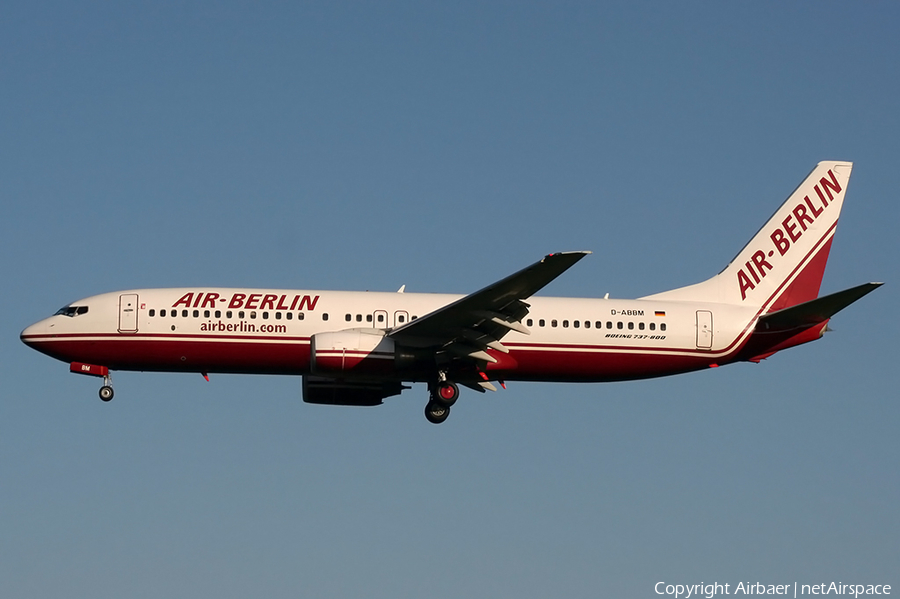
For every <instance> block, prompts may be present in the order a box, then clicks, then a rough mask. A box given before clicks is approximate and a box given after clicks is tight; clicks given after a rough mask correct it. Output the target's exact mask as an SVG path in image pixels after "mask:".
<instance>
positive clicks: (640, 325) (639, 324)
mask: <svg viewBox="0 0 900 599" xmlns="http://www.w3.org/2000/svg"><path fill="white" fill-rule="evenodd" d="M638 328H639V329H640V330H642V331H643V330H644V323H643V322H639V323H638Z"/></svg>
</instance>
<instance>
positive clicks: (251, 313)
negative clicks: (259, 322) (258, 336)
mask: <svg viewBox="0 0 900 599" xmlns="http://www.w3.org/2000/svg"><path fill="white" fill-rule="evenodd" d="M250 318H251V319H253V318H256V310H251V311H250Z"/></svg>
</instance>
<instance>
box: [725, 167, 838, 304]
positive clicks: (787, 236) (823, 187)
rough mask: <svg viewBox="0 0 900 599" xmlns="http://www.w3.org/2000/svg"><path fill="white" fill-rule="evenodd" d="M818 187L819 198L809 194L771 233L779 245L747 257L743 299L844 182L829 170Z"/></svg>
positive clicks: (742, 275) (742, 280)
mask: <svg viewBox="0 0 900 599" xmlns="http://www.w3.org/2000/svg"><path fill="white" fill-rule="evenodd" d="M829 177H830V180H829ZM814 190H815V192H816V195H817V196H818V200H810V199H809V195H807V196H805V197H804V198H803V201H802V202H799V203H798V204H797V205H796V206H794V209H793V210H791V213H790V214H788V215H787V217H786V218H785V219H784V220H783V221H781V226H780V227H775V230H774V231H772V232H771V233H770V234H769V239H771V240H772V244H773V245H774V246H775V249H771V250H769V251H768V253H766V252H765V251H763V250H756V252H754V254H753V256H751V258H750V260H747V261H746V262H745V263H744V267H743V268H741V269H740V270H739V271H738V274H737V277H738V286H740V289H741V300H745V299H747V292H748V291H752V290H753V289H756V286H757V285H758V284H759V283H760V282H761V281H762V280H763V279H764V278H766V274H768V273H767V272H766V271H769V270H772V264H771V263H770V262H769V260H768V258H772V257H774V256H775V251H776V250H777V251H778V254H779V256H784V255H785V254H787V253H788V252H789V251H790V249H791V247H792V245H793V244H794V243H796V242H797V241H798V240H799V239H800V237H801V236H802V235H803V233H804V232H805V231H806V230H807V228H809V225H811V224H812V223H814V222H815V221H816V219H817V218H819V216H820V215H821V214H822V212H824V211H825V210H826V209H827V208H828V206H829V202H831V201H832V200H834V194H839V193H841V184H840V183H838V180H837V177H835V176H834V173H833V172H831V170H829V171H828V177H822V178H821V179H819V183H818V185H816V186H815V187H814ZM832 192H834V194H832ZM826 196H827V197H826Z"/></svg>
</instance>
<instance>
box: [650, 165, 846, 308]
mask: <svg viewBox="0 0 900 599" xmlns="http://www.w3.org/2000/svg"><path fill="white" fill-rule="evenodd" d="M852 168H853V164H852V163H850V162H836V161H827V162H820V163H819V164H818V165H817V166H816V168H814V169H813V171H812V173H810V174H809V176H808V177H807V178H806V180H804V181H803V183H801V184H800V186H799V187H798V188H797V189H796V190H795V191H794V193H792V194H791V195H790V197H788V199H787V200H786V201H785V202H784V204H782V206H781V208H779V209H778V210H777V211H776V212H775V214H774V215H773V216H772V218H771V219H769V221H768V222H767V223H766V224H765V225H763V227H762V229H760V230H759V232H758V233H757V234H756V236H754V237H753V239H751V240H750V242H749V243H748V244H747V245H745V246H744V249H742V250H741V251H740V252H739V253H738V255H737V256H736V257H735V259H734V260H732V262H731V264H729V265H728V266H727V267H726V268H725V270H723V271H722V272H721V273H719V274H718V275H716V276H715V277H713V278H711V279H709V280H707V281H704V282H702V283H698V284H696V285H690V286H688V287H682V288H680V289H674V290H672V291H666V292H663V293H658V294H655V295H651V296H648V297H650V298H653V299H666V300H684V301H701V302H720V303H729V304H737V305H743V306H753V307H760V308H762V309H763V311H764V312H771V311H774V310H781V309H783V308H787V307H789V306H794V305H796V304H799V303H802V302H806V301H809V300H812V299H815V298H816V297H818V295H819V286H820V285H821V283H822V275H823V274H824V272H825V263H826V262H827V260H828V252H829V250H830V249H831V240H832V238H833V237H834V232H835V229H836V228H837V222H838V217H839V216H840V214H841V207H842V205H843V203H844V194H845V193H846V191H847V183H848V182H849V181H850V171H851V169H852Z"/></svg>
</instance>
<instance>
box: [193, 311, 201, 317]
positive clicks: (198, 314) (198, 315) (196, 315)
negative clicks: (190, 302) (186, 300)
mask: <svg viewBox="0 0 900 599" xmlns="http://www.w3.org/2000/svg"><path fill="white" fill-rule="evenodd" d="M194 318H200V310H194Z"/></svg>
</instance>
